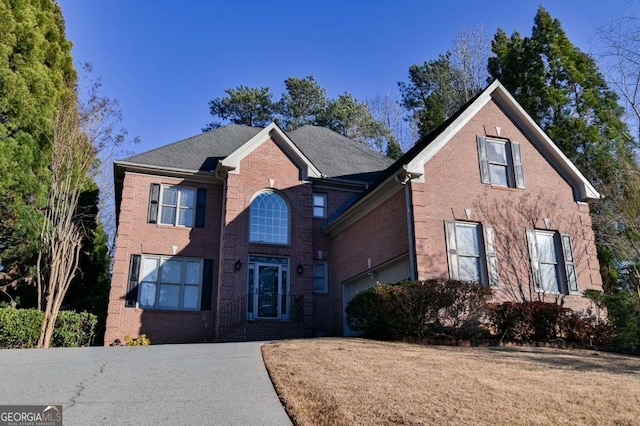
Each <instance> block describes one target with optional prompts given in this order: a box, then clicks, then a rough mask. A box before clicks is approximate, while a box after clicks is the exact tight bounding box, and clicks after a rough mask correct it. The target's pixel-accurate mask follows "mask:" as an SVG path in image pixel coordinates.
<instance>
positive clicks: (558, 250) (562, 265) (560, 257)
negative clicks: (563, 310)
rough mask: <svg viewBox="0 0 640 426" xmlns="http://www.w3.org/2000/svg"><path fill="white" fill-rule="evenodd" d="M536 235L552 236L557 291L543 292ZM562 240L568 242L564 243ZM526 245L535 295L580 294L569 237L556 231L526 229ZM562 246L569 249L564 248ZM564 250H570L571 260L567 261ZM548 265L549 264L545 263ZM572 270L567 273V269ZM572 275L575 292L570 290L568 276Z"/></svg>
mask: <svg viewBox="0 0 640 426" xmlns="http://www.w3.org/2000/svg"><path fill="white" fill-rule="evenodd" d="M538 234H547V235H552V236H553V249H554V251H555V257H556V263H555V265H556V268H555V270H556V277H557V281H558V288H557V290H545V288H544V285H543V283H542V282H541V281H542V276H541V272H540V264H541V261H540V249H539V247H538V239H537V235H538ZM563 238H566V239H567V240H568V241H567V242H566V243H565V241H563ZM527 244H528V246H529V261H530V262H531V273H532V274H533V289H534V291H535V292H536V293H540V294H550V295H577V294H580V291H579V283H578V281H577V280H578V277H577V271H576V268H575V259H574V258H573V247H572V241H571V237H570V236H569V235H568V234H562V233H560V232H558V231H554V230H548V229H527ZM564 244H568V245H569V247H568V248H565V246H564ZM565 250H571V253H570V255H571V259H567V255H566V253H565ZM547 264H549V263H547ZM569 268H571V269H572V270H571V271H569V270H568V269H569ZM570 273H571V274H573V276H574V278H573V279H574V280H575V286H576V290H572V289H571V285H570V284H571V283H570V282H569V278H568V276H567V275H568V274H570Z"/></svg>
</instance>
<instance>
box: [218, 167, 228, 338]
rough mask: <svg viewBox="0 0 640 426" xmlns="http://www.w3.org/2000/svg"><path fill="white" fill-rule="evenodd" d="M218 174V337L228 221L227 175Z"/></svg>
mask: <svg viewBox="0 0 640 426" xmlns="http://www.w3.org/2000/svg"><path fill="white" fill-rule="evenodd" d="M216 176H217V177H218V178H219V179H222V214H221V215H220V217H221V221H220V253H219V254H218V282H217V286H216V330H215V332H216V334H215V338H216V339H217V338H218V331H219V329H220V287H221V286H222V275H223V272H224V245H225V238H224V231H225V229H226V226H225V223H226V221H227V176H224V177H220V175H219V174H218V172H216Z"/></svg>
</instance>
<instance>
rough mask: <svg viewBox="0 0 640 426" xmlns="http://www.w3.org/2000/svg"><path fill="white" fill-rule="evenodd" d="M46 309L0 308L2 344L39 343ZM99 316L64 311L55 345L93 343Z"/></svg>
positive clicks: (58, 319)
mask: <svg viewBox="0 0 640 426" xmlns="http://www.w3.org/2000/svg"><path fill="white" fill-rule="evenodd" d="M43 319H44V313H43V312H41V311H38V310H36V309H14V308H2V309H0V348H33V347H35V346H37V344H38V337H39V336H40V327H41V326H42V321H43ZM96 322H97V319H96V316H95V315H94V314H90V313H87V312H81V313H77V312H73V311H60V312H59V313H58V318H57V319H56V327H55V330H54V332H53V339H52V342H51V343H52V344H51V346H58V347H60V346H66V347H76V346H89V345H90V344H91V341H92V339H93V336H94V335H95V326H96Z"/></svg>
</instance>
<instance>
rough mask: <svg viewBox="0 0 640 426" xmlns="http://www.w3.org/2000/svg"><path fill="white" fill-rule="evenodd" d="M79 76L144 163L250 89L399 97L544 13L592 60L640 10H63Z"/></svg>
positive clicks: (525, 0) (109, 3)
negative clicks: (448, 62) (420, 75)
mask: <svg viewBox="0 0 640 426" xmlns="http://www.w3.org/2000/svg"><path fill="white" fill-rule="evenodd" d="M58 2H59V3H60V5H61V7H62V12H63V15H64V18H65V21H66V31H67V38H68V39H69V40H71V41H72V42H73V57H74V62H75V64H76V69H78V70H79V71H80V70H81V69H82V66H81V64H82V63H84V62H90V63H91V64H92V65H93V76H94V77H99V78H100V79H101V81H102V84H103V86H102V94H103V95H106V96H108V97H110V98H112V99H117V100H118V102H119V103H120V107H121V109H122V113H123V117H124V119H123V126H124V127H125V128H126V129H127V130H128V132H129V135H130V136H132V137H133V136H138V137H139V138H140V139H141V142H140V143H139V144H137V145H131V146H128V147H127V148H126V149H127V150H129V151H130V152H135V153H140V152H144V151H147V150H149V149H152V148H156V147H158V146H162V145H165V144H167V143H170V142H174V141H177V140H181V139H184V138H186V137H189V136H193V135H195V134H198V133H200V131H201V129H202V127H204V126H205V125H206V124H207V123H209V122H211V121H212V120H213V119H214V118H213V117H212V116H211V115H210V114H209V107H208V103H209V101H210V100H211V99H214V98H218V97H223V96H224V95H225V93H224V90H225V89H228V88H234V87H237V86H239V85H246V86H250V87H263V86H266V87H269V88H270V89H271V92H272V93H273V94H274V100H277V99H279V98H280V95H281V94H282V91H283V90H284V80H285V79H286V78H288V77H291V76H295V77H305V76H308V75H312V76H314V77H315V79H316V80H317V81H318V83H319V84H320V85H321V86H322V87H324V88H325V89H326V90H327V95H328V96H329V97H331V98H334V97H337V96H338V95H339V94H341V93H344V92H350V93H351V94H353V95H354V96H355V97H356V98H358V99H360V100H366V99H372V98H375V97H376V96H378V95H380V96H384V95H385V94H387V93H388V94H390V95H391V96H393V97H395V98H398V97H399V92H398V82H399V81H405V82H406V81H407V80H408V70H409V67H410V66H411V65H413V64H421V63H423V62H425V61H427V60H431V59H435V58H436V57H437V56H438V55H439V54H441V53H444V52H446V51H447V49H450V48H451V47H452V45H453V41H454V40H455V38H456V37H457V36H458V34H459V33H460V31H461V30H463V29H465V28H467V29H470V28H473V27H476V26H477V25H479V24H481V25H482V26H483V27H484V30H485V31H486V33H487V34H488V36H489V37H490V38H491V37H493V34H495V32H496V30H497V29H498V28H502V29H503V30H505V31H506V32H507V33H508V34H511V33H512V32H513V31H516V30H517V31H519V32H520V33H521V34H522V35H524V36H528V35H530V34H531V28H532V26H533V18H534V16H535V14H536V11H537V9H538V7H539V6H540V5H541V4H542V5H543V6H544V7H545V8H546V9H547V10H548V11H549V12H550V13H551V16H553V17H554V18H558V19H559V20H560V21H561V22H562V26H563V28H564V30H565V32H566V33H567V35H568V37H569V39H570V40H571V41H572V42H573V43H574V44H575V45H577V46H578V47H580V49H581V50H583V51H585V52H591V50H592V48H591V45H592V41H593V37H594V35H595V33H596V29H597V27H598V26H599V25H603V24H606V23H608V22H610V21H611V20H613V19H615V18H619V17H621V16H623V15H631V14H633V15H636V16H639V15H640V1H638V0H607V1H603V0H554V1H547V2H544V3H541V2H540V1H530V0H483V1H480V0H477V1H472V0H464V1H463V0H459V1H445V0H440V1H426V0H425V1H419V0H406V1H403V0H368V1H365V0H351V1H350V0H342V1H334V0H324V1H316V0H309V1H305V0H298V1H292V0H229V1H217V0H211V1H206V0H190V1H169V0H155V1H151V0H59V1H58Z"/></svg>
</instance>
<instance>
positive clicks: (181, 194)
mask: <svg viewBox="0 0 640 426" xmlns="http://www.w3.org/2000/svg"><path fill="white" fill-rule="evenodd" d="M206 197H207V191H206V190H205V189H204V188H198V189H196V188H191V187H185V186H177V185H160V184H157V183H153V184H151V190H150V195H149V212H148V217H147V222H149V223H160V224H162V225H172V226H181V227H187V228H191V227H195V228H203V227H204V218H205V209H206V203H207V201H206Z"/></svg>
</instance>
